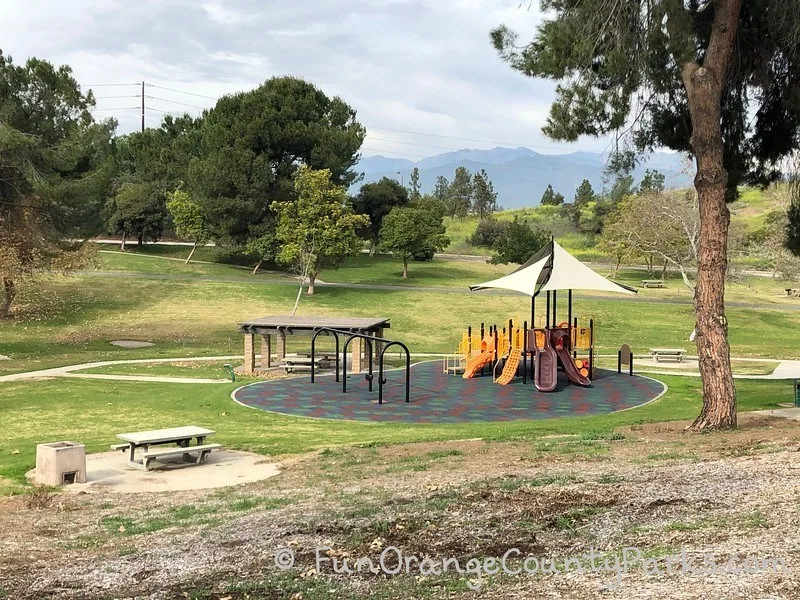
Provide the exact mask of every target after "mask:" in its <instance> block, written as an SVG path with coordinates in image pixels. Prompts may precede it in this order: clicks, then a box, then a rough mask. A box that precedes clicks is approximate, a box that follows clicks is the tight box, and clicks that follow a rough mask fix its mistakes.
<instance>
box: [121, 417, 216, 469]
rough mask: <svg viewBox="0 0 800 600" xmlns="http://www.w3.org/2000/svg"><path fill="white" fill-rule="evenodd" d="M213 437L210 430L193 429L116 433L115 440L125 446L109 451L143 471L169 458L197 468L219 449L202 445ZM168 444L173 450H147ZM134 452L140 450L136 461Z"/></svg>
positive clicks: (187, 427) (193, 427)
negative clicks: (122, 453)
mask: <svg viewBox="0 0 800 600" xmlns="http://www.w3.org/2000/svg"><path fill="white" fill-rule="evenodd" d="M213 434H214V431H213V430H211V429H205V428H204V427H197V426H195V425H187V426H184V427H172V428H170V429H155V430H152V431H134V432H131V433H120V434H118V435H117V437H118V438H119V439H121V440H123V441H124V442H125V443H124V444H115V445H113V446H112V449H114V450H123V451H127V452H128V461H129V462H130V464H131V465H134V466H136V467H138V468H142V469H144V470H145V471H149V470H150V463H152V462H153V461H154V460H157V459H161V458H168V457H171V456H180V455H183V458H184V460H187V461H192V462H194V463H195V464H201V463H203V462H204V461H205V458H206V456H207V455H208V453H209V452H211V451H212V450H217V449H218V448H221V447H222V446H221V445H220V444H206V443H205V440H206V438H207V437H208V436H210V435H213ZM192 440H196V443H195V445H192ZM170 444H175V445H176V446H177V448H163V449H156V450H153V449H151V446H164V445H170ZM137 449H142V450H143V453H142V454H141V455H140V456H139V458H138V459H137V458H136V450H137Z"/></svg>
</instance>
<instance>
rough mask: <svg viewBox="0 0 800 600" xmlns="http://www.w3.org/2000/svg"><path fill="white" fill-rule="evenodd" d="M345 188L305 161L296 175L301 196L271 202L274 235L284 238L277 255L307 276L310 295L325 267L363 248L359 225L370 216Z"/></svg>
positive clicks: (296, 187)
mask: <svg viewBox="0 0 800 600" xmlns="http://www.w3.org/2000/svg"><path fill="white" fill-rule="evenodd" d="M345 189H346V188H345V187H344V186H343V185H337V184H336V183H334V182H333V181H332V175H331V172H330V171H329V170H328V169H320V170H315V169H312V168H310V167H308V166H306V165H301V166H300V167H298V168H297V170H296V173H295V175H294V190H295V194H296V196H297V199H296V200H294V201H284V202H274V203H273V204H272V210H274V211H275V212H276V214H277V215H278V226H277V231H276V236H277V239H278V241H279V242H280V243H281V244H282V246H281V249H280V251H279V252H278V256H277V258H278V261H279V262H281V263H283V264H288V265H292V267H293V268H294V269H295V270H296V271H297V272H298V274H299V275H300V276H301V278H303V279H307V280H308V295H313V294H314V282H315V281H316V279H317V276H318V275H319V272H320V270H321V269H322V268H323V267H326V266H338V265H339V264H340V263H341V261H342V260H343V259H344V258H345V257H346V256H350V255H353V254H356V253H358V251H359V250H360V249H361V244H362V241H361V238H360V237H359V236H358V233H357V231H358V229H359V228H361V227H367V225H368V224H369V218H368V217H367V216H366V215H357V214H354V213H353V210H352V208H351V207H350V201H349V198H348V197H347V192H346V191H345ZM301 285H302V283H301Z"/></svg>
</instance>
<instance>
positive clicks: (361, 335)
mask: <svg viewBox="0 0 800 600" xmlns="http://www.w3.org/2000/svg"><path fill="white" fill-rule="evenodd" d="M356 338H361V339H363V340H365V341H366V342H367V345H369V373H368V374H367V375H365V379H366V380H367V381H368V382H369V391H370V392H371V391H372V379H373V377H372V348H373V346H372V340H374V339H376V338H373V337H371V336H368V335H366V334H364V333H353V334H351V335H350V337H349V338H347V341H346V342H345V343H344V348H343V349H342V392H343V393H347V347H348V346H349V345H350V342H352V341H353V340H354V339H356Z"/></svg>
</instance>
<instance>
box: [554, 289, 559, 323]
mask: <svg viewBox="0 0 800 600" xmlns="http://www.w3.org/2000/svg"><path fill="white" fill-rule="evenodd" d="M556 296H557V292H556V291H555V290H553V327H558V319H557V318H556Z"/></svg>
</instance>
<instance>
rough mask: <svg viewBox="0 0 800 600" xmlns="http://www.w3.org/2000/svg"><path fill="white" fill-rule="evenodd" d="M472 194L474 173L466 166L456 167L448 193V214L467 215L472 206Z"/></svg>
mask: <svg viewBox="0 0 800 600" xmlns="http://www.w3.org/2000/svg"><path fill="white" fill-rule="evenodd" d="M472 194H473V187H472V175H471V174H470V172H469V170H468V169H467V168H466V167H456V171H455V174H454V175H453V183H451V184H450V188H449V190H448V195H447V203H448V214H449V215H450V216H451V217H466V216H467V215H468V214H469V211H470V208H471V207H472Z"/></svg>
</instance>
